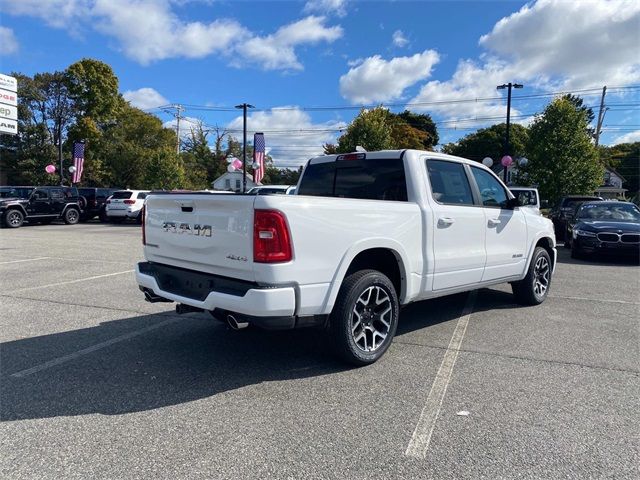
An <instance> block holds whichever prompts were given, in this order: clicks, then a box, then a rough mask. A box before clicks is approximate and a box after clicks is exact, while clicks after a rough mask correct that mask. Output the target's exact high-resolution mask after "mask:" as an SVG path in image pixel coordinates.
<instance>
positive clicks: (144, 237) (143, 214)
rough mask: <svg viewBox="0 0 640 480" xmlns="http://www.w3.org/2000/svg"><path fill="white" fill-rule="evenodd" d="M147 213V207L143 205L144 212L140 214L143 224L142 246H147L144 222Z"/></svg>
mask: <svg viewBox="0 0 640 480" xmlns="http://www.w3.org/2000/svg"><path fill="white" fill-rule="evenodd" d="M146 213H147V209H146V207H145V206H144V205H143V206H142V211H141V212H140V223H141V224H142V244H143V245H146V244H147V232H145V230H144V220H145V218H144V217H145V215H146Z"/></svg>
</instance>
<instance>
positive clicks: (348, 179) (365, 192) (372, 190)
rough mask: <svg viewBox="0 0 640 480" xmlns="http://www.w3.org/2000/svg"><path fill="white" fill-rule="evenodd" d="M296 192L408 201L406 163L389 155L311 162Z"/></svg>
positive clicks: (321, 195)
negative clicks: (380, 157) (382, 157)
mask: <svg viewBox="0 0 640 480" xmlns="http://www.w3.org/2000/svg"><path fill="white" fill-rule="evenodd" d="M296 195H313V196H319V197H340V198H358V199H363V200H390V201H400V202H406V201H407V181H406V178H405V172H404V162H403V161H402V159H398V158H390V159H361V160H337V161H332V162H322V163H312V164H309V165H307V168H306V169H305V171H304V175H303V176H302V180H301V182H300V186H299V188H298V190H297V192H296Z"/></svg>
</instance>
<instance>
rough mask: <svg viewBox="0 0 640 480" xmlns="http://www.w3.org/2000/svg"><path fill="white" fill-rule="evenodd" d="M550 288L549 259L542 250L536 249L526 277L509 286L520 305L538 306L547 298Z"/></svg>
mask: <svg viewBox="0 0 640 480" xmlns="http://www.w3.org/2000/svg"><path fill="white" fill-rule="evenodd" d="M550 286H551V257H550V256H549V252H547V251H546V250H545V249H544V248H542V247H536V249H535V250H534V251H533V258H532V259H531V264H530V265H529V270H528V271H527V276H526V277H524V279H522V280H520V281H519V282H513V283H512V284H511V288H512V290H513V295H514V296H515V297H516V300H517V301H518V303H520V304H522V305H539V304H541V303H542V302H544V300H545V298H547V295H548V294H549V287H550Z"/></svg>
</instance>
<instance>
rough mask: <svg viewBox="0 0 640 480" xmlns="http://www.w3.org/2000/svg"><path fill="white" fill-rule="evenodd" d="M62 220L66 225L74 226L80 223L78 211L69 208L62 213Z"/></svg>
mask: <svg viewBox="0 0 640 480" xmlns="http://www.w3.org/2000/svg"><path fill="white" fill-rule="evenodd" d="M62 219H63V220H64V223H66V224H67V225H75V224H76V223H78V222H79V221H80V211H79V210H78V209H77V208H74V207H69V208H67V209H66V210H65V211H64V215H63V216H62Z"/></svg>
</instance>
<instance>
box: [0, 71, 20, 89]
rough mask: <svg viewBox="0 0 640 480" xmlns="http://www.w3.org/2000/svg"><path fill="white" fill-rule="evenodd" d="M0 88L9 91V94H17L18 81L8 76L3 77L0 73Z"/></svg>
mask: <svg viewBox="0 0 640 480" xmlns="http://www.w3.org/2000/svg"><path fill="white" fill-rule="evenodd" d="M0 88H2V89H4V90H9V91H10V92H17V91H18V81H17V80H16V78H15V77H10V76H9V75H3V74H2V73H0Z"/></svg>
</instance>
